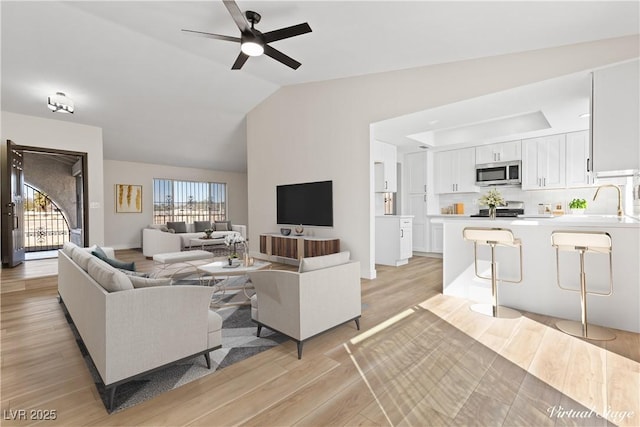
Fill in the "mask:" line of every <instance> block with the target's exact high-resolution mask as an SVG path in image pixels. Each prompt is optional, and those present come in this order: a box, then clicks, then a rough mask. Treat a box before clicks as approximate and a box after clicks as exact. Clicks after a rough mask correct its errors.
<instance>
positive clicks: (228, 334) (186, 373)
mask: <svg viewBox="0 0 640 427" xmlns="http://www.w3.org/2000/svg"><path fill="white" fill-rule="evenodd" d="M234 281H236V282H239V280H234ZM243 300H246V297H245V296H244V293H243V291H242V290H230V291H227V292H226V293H225V295H224V297H223V298H222V300H221V301H220V302H232V303H233V302H234V301H238V302H241V301H243ZM215 311H216V312H217V313H218V314H219V315H220V316H221V317H222V348H221V349H218V350H216V351H212V352H211V353H210V357H211V369H207V365H206V362H205V359H204V356H197V357H194V358H192V359H189V360H186V361H183V362H181V363H178V364H175V365H171V366H168V367H167V368H165V369H162V370H160V371H157V372H154V373H151V374H149V375H147V376H145V377H142V378H138V379H135V380H132V381H129V382H128V383H126V384H123V385H121V386H118V388H117V390H116V395H115V399H114V404H113V411H112V412H113V413H115V412H118V411H122V410H123V409H126V408H130V407H132V406H134V405H137V404H139V403H142V402H144V401H146V400H149V399H152V398H154V397H155V396H158V395H159V394H161V393H164V392H166V391H169V390H172V389H174V388H177V387H180V386H182V385H185V384H187V383H189V382H191V381H193V380H196V379H198V378H201V377H203V376H205V375H209V374H212V373H214V372H216V371H217V370H218V369H222V368H224V367H226V366H229V365H232V364H234V363H236V362H239V361H241V360H244V359H246V358H248V357H251V356H254V355H256V354H258V353H260V352H263V351H265V350H268V349H270V348H272V347H274V346H277V345H279V344H281V343H283V342H284V341H286V340H287V339H288V338H287V337H285V336H284V335H281V334H278V333H275V332H273V331H271V330H269V329H267V328H263V329H262V332H261V334H260V335H261V337H260V338H258V337H256V329H257V328H256V325H255V323H253V322H252V321H251V307H250V306H249V305H236V306H228V307H221V308H215ZM65 314H66V316H67V321H68V322H69V326H70V327H71V329H72V330H73V332H74V334H75V336H76V342H77V344H78V347H80V351H81V352H82V355H83V357H84V360H85V362H86V363H87V366H88V368H89V370H90V372H91V375H92V377H93V379H94V381H95V383H96V388H97V389H98V392H99V393H100V397H101V398H102V402H103V403H104V405H105V408H107V410H109V408H108V403H107V402H108V397H107V393H106V391H105V388H104V385H103V384H102V382H101V380H100V376H99V374H98V371H97V370H96V368H95V366H94V364H93V361H92V360H91V357H89V354H88V352H87V349H86V347H85V346H84V343H83V342H82V339H81V338H80V335H79V334H78V331H77V330H76V328H75V326H74V325H73V323H72V321H71V318H70V317H69V314H68V313H65Z"/></svg>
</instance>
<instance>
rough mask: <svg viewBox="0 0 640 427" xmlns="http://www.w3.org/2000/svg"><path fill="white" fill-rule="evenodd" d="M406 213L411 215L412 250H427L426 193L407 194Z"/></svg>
mask: <svg viewBox="0 0 640 427" xmlns="http://www.w3.org/2000/svg"><path fill="white" fill-rule="evenodd" d="M407 197H408V201H409V203H408V212H407V213H408V214H409V215H413V228H412V238H413V250H414V251H416V252H428V250H429V248H428V242H429V240H428V234H429V228H428V224H427V194H426V193H424V194H409V195H408V196H407Z"/></svg>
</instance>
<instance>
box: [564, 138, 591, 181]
mask: <svg viewBox="0 0 640 427" xmlns="http://www.w3.org/2000/svg"><path fill="white" fill-rule="evenodd" d="M566 144H567V168H566V177H567V178H566V184H567V187H586V186H589V185H593V176H592V174H591V173H590V172H588V171H587V168H588V162H589V131H588V130H584V131H581V132H571V133H568V134H567V137H566Z"/></svg>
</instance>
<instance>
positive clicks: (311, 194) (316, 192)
mask: <svg viewBox="0 0 640 427" xmlns="http://www.w3.org/2000/svg"><path fill="white" fill-rule="evenodd" d="M277 217H278V224H283V225H284V224H291V225H297V224H302V225H316V226H321V227H332V226H333V181H320V182H305V183H302V184H289V185H278V186H277Z"/></svg>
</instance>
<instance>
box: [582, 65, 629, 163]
mask: <svg viewBox="0 0 640 427" xmlns="http://www.w3.org/2000/svg"><path fill="white" fill-rule="evenodd" d="M639 82H640V60H635V61H631V62H627V63H624V64H621V65H616V66H613V67H609V68H605V69H602V70H597V71H594V73H593V93H592V99H591V108H592V114H591V121H592V124H591V129H592V139H591V140H592V145H591V155H592V156H591V162H592V165H591V168H592V170H593V171H595V172H603V171H618V170H625V169H640V143H639V141H640V131H639V129H640V97H639V96H638V93H640V83H639Z"/></svg>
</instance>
